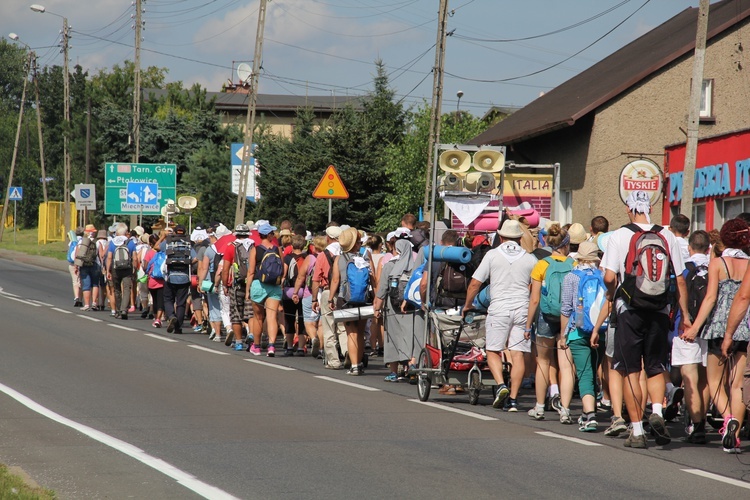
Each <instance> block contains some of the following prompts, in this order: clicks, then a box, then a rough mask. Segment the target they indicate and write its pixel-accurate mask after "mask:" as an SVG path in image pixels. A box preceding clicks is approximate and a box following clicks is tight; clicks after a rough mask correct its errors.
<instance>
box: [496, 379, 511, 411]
mask: <svg viewBox="0 0 750 500" xmlns="http://www.w3.org/2000/svg"><path fill="white" fill-rule="evenodd" d="M508 396H510V389H508V386H507V385H505V384H500V385H499V386H498V387H497V393H496V394H495V401H493V402H492V407H493V408H502V406H503V403H505V399H506V398H507V397H508Z"/></svg>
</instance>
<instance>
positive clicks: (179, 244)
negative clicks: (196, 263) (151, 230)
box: [164, 239, 193, 272]
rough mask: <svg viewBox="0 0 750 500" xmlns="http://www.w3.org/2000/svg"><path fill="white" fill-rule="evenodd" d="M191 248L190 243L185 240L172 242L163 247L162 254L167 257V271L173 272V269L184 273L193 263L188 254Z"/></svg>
mask: <svg viewBox="0 0 750 500" xmlns="http://www.w3.org/2000/svg"><path fill="white" fill-rule="evenodd" d="M191 250H192V248H191V246H190V243H189V242H187V241H185V240H179V239H176V240H173V241H170V242H168V243H167V244H166V245H165V248H164V252H165V254H166V256H167V269H168V270H169V271H173V270H175V269H177V270H180V271H182V272H185V271H186V269H185V268H188V267H190V264H192V262H193V258H192V256H191V254H190V252H191Z"/></svg>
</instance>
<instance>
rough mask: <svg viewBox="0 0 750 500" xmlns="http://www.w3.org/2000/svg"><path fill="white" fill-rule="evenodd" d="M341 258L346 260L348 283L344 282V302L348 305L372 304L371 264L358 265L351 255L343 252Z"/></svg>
mask: <svg viewBox="0 0 750 500" xmlns="http://www.w3.org/2000/svg"><path fill="white" fill-rule="evenodd" d="M341 258H342V259H345V260H346V261H347V262H346V283H343V278H342V292H343V295H342V297H343V299H344V302H345V303H346V304H347V305H348V306H362V305H366V304H371V303H372V300H371V299H370V294H369V291H370V266H369V265H368V266H367V267H361V268H360V267H357V265H356V264H355V263H354V261H353V260H352V258H351V257H349V256H348V255H347V254H341Z"/></svg>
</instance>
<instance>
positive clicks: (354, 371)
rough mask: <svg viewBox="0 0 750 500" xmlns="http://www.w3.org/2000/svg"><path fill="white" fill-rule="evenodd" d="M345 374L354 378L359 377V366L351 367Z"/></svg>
mask: <svg viewBox="0 0 750 500" xmlns="http://www.w3.org/2000/svg"><path fill="white" fill-rule="evenodd" d="M346 374H347V375H354V376H355V377H356V376H359V375H361V372H360V370H359V365H355V366H352V367H351V368H349V369H348V370H347V371H346Z"/></svg>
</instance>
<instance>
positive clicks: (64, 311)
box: [52, 307, 73, 314]
mask: <svg viewBox="0 0 750 500" xmlns="http://www.w3.org/2000/svg"><path fill="white" fill-rule="evenodd" d="M52 310H53V311H57V312H61V313H63V314H73V313H72V312H71V311H66V310H65V309H60V308H59V307H53V308H52Z"/></svg>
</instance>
